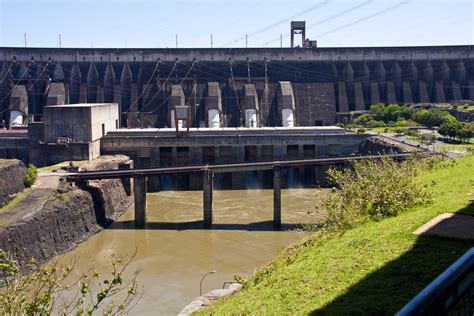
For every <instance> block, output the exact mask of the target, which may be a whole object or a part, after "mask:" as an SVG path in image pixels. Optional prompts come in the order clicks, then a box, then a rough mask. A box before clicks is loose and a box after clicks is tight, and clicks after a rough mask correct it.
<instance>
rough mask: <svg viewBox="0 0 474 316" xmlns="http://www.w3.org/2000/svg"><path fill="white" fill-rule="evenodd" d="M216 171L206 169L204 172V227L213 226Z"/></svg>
mask: <svg viewBox="0 0 474 316" xmlns="http://www.w3.org/2000/svg"><path fill="white" fill-rule="evenodd" d="M213 180H214V173H213V172H210V171H209V170H205V171H204V173H203V181H202V192H203V209H204V227H211V226H212V189H213V182H214V181H213Z"/></svg>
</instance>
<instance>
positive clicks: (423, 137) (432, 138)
mask: <svg viewBox="0 0 474 316" xmlns="http://www.w3.org/2000/svg"><path fill="white" fill-rule="evenodd" d="M421 140H422V141H425V142H429V143H432V142H434V141H435V140H436V136H435V135H434V134H432V133H424V134H422V135H421Z"/></svg>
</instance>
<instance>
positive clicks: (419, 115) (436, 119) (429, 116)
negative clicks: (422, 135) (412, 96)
mask: <svg viewBox="0 0 474 316" xmlns="http://www.w3.org/2000/svg"><path fill="white" fill-rule="evenodd" d="M412 118H413V120H414V121H415V122H417V123H419V124H421V125H424V126H426V127H429V128H431V127H434V126H441V125H442V124H443V123H446V122H456V118H455V117H454V116H452V115H451V114H449V112H447V111H442V110H438V109H429V110H427V109H423V110H419V111H417V112H416V113H415V114H413V117H412Z"/></svg>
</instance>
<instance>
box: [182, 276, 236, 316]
mask: <svg viewBox="0 0 474 316" xmlns="http://www.w3.org/2000/svg"><path fill="white" fill-rule="evenodd" d="M241 287H242V284H240V283H232V284H231V285H229V287H228V288H227V289H217V290H214V291H211V292H208V293H206V294H204V295H202V296H198V297H196V298H195V299H194V300H193V301H192V302H191V303H190V304H189V305H187V306H186V307H185V308H183V309H182V310H181V311H180V312H179V314H178V315H179V316H185V315H191V314H192V313H194V312H196V311H198V310H200V309H201V308H204V307H206V306H209V305H211V304H212V303H214V301H215V300H217V299H219V298H221V297H224V296H229V295H232V294H234V293H235V292H237V291H238V290H239V289H240V288H241Z"/></svg>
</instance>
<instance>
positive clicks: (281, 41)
mask: <svg viewBox="0 0 474 316" xmlns="http://www.w3.org/2000/svg"><path fill="white" fill-rule="evenodd" d="M280 48H283V34H280Z"/></svg>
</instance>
